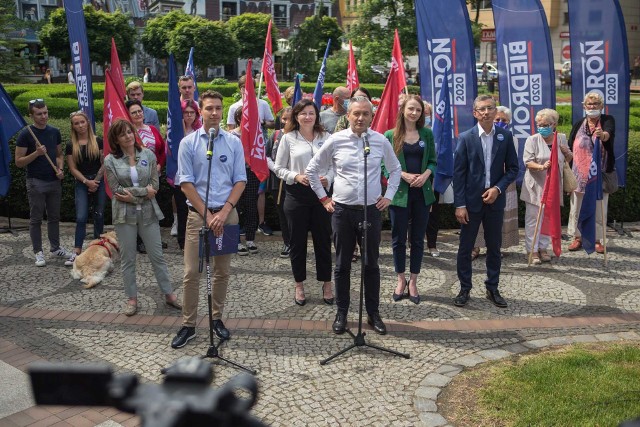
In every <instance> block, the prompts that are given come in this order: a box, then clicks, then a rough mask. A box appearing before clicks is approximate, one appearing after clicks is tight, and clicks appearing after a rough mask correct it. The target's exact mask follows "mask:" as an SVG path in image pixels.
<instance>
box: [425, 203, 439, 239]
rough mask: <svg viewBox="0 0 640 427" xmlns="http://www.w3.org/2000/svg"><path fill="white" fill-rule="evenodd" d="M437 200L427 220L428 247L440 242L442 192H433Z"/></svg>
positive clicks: (432, 205)
mask: <svg viewBox="0 0 640 427" xmlns="http://www.w3.org/2000/svg"><path fill="white" fill-rule="evenodd" d="M433 195H434V196H436V201H435V202H433V203H432V204H431V212H429V221H428V222H427V247H428V248H435V247H436V243H437V242H438V231H439V230H440V205H439V204H438V201H440V193H438V192H437V191H434V192H433Z"/></svg>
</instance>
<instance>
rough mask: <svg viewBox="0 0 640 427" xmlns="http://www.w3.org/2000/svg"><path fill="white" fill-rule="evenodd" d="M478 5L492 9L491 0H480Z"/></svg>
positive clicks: (481, 7)
mask: <svg viewBox="0 0 640 427" xmlns="http://www.w3.org/2000/svg"><path fill="white" fill-rule="evenodd" d="M478 7H479V8H480V9H491V0H478Z"/></svg>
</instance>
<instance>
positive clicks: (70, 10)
mask: <svg viewBox="0 0 640 427" xmlns="http://www.w3.org/2000/svg"><path fill="white" fill-rule="evenodd" d="M82 4H83V2H82V0H65V1H64V10H65V12H66V15H67V27H68V28H69V45H70V47H71V62H72V63H73V74H74V78H75V81H76V93H77V95H78V106H79V107H80V109H81V110H82V111H84V112H85V114H86V115H87V116H88V117H89V120H91V127H93V128H94V129H95V127H96V126H95V125H96V121H95V117H94V115H93V86H92V84H91V59H90V58H89V45H88V44H87V26H86V24H85V21H84V11H83V10H82Z"/></svg>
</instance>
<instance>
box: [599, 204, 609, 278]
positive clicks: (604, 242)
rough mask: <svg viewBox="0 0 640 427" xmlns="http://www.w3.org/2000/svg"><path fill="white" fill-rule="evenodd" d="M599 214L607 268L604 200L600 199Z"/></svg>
mask: <svg viewBox="0 0 640 427" xmlns="http://www.w3.org/2000/svg"><path fill="white" fill-rule="evenodd" d="M600 213H601V214H602V247H603V248H604V266H605V267H606V266H607V261H608V260H607V224H606V223H605V221H604V198H602V199H600Z"/></svg>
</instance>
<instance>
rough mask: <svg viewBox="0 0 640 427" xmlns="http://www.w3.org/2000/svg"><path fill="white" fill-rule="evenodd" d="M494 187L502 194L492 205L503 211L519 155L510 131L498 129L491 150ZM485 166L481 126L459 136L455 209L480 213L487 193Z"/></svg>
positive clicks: (454, 183) (516, 171)
mask: <svg viewBox="0 0 640 427" xmlns="http://www.w3.org/2000/svg"><path fill="white" fill-rule="evenodd" d="M491 159H492V160H491V170H490V172H491V179H490V182H491V187H498V188H499V189H500V195H499V196H498V198H497V199H496V201H495V202H493V204H492V205H491V206H490V207H491V209H497V210H504V207H505V203H506V199H505V192H506V190H507V187H508V186H509V184H511V183H512V182H513V181H514V180H515V179H516V177H517V176H518V168H519V166H518V154H517V153H516V149H515V147H514V145H513V135H512V134H511V132H509V131H507V130H504V129H501V128H499V127H496V128H495V134H494V135H493V147H492V150H491ZM484 175H485V166H484V155H483V152H482V141H481V140H480V135H479V134H478V126H477V125H476V126H474V127H473V128H471V129H469V130H467V131H466V132H463V133H461V134H460V136H459V137H458V145H457V147H456V155H455V158H454V166H453V193H454V205H455V207H456V208H458V207H462V206H466V208H467V211H469V212H480V211H481V210H482V207H483V204H484V203H483V201H482V194H483V193H484V191H485V177H484Z"/></svg>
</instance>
